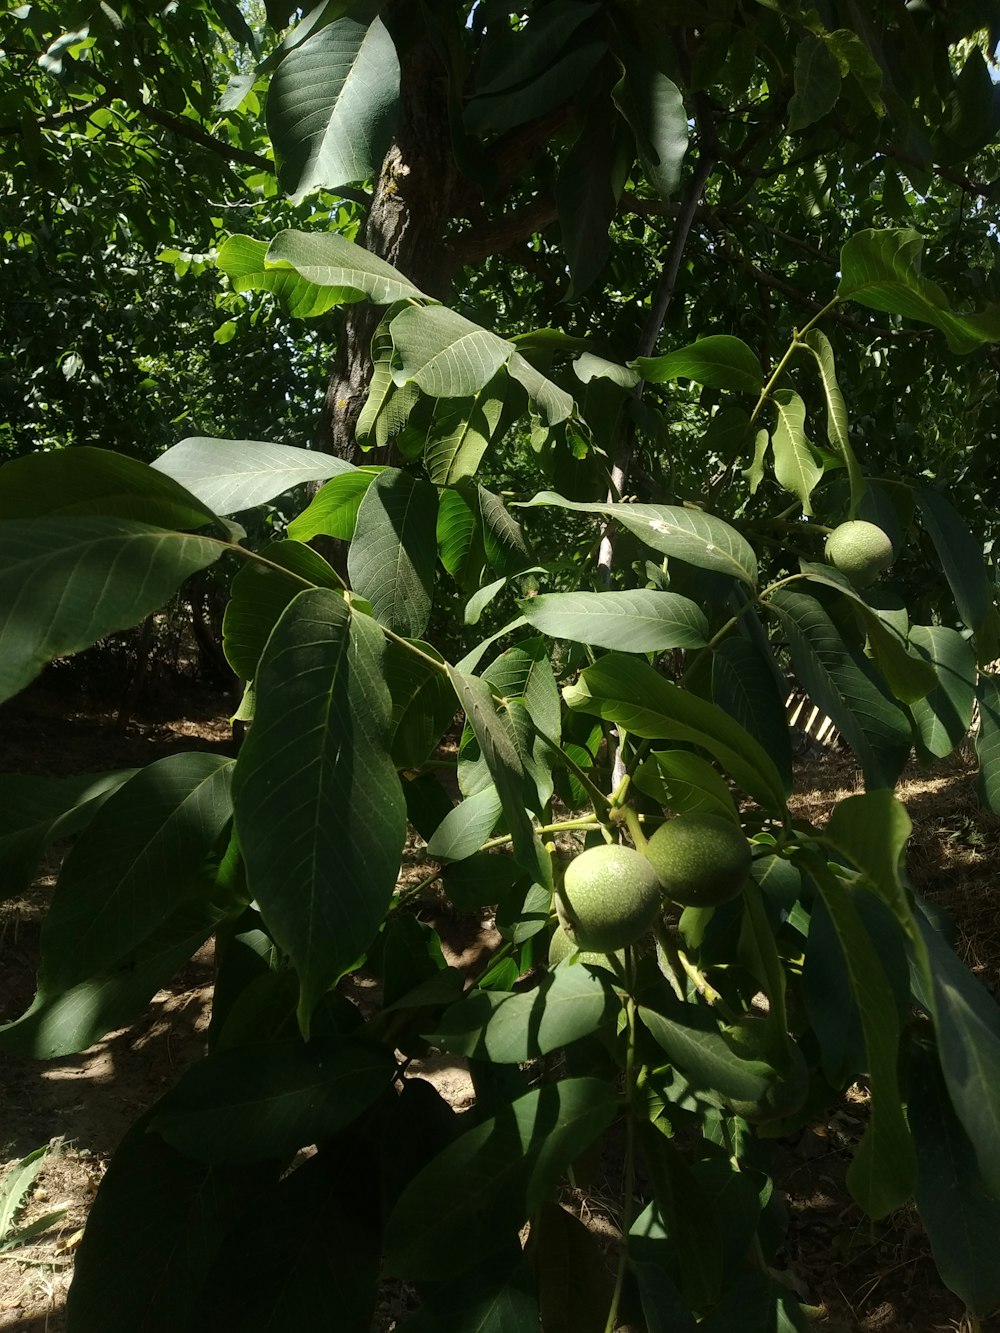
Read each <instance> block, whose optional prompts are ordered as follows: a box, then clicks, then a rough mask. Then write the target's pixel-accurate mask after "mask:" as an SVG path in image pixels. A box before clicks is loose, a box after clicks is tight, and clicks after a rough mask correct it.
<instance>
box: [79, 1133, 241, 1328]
mask: <svg viewBox="0 0 1000 1333" xmlns="http://www.w3.org/2000/svg"><path fill="white" fill-rule="evenodd" d="M147 1128H148V1126H147V1123H146V1120H145V1118H143V1119H142V1120H140V1121H139V1122H138V1123H137V1124H135V1125H133V1126H132V1128H131V1129H130V1130H129V1132H128V1134H127V1135H126V1137H125V1139H124V1141H123V1142H122V1144H121V1145H120V1146H119V1148H118V1149H117V1151H116V1152H115V1155H114V1157H113V1158H112V1159H111V1164H110V1165H109V1167H108V1170H107V1173H106V1174H105V1176H104V1178H103V1180H102V1181H101V1186H100V1189H99V1190H98V1192H97V1198H96V1199H95V1200H94V1203H93V1206H92V1207H91V1210H90V1216H89V1218H88V1220H87V1229H86V1231H85V1233H84V1236H83V1240H82V1242H81V1244H80V1247H79V1249H78V1250H77V1253H76V1262H75V1265H74V1271H73V1283H72V1286H71V1287H70V1290H69V1296H68V1298H67V1301H66V1314H67V1329H68V1330H69V1331H70V1333H90V1330H93V1329H98V1328H99V1329H101V1330H102V1333H177V1331H178V1329H182V1328H188V1327H190V1321H191V1319H192V1317H193V1315H194V1314H195V1312H196V1310H197V1309H198V1307H199V1303H200V1301H201V1299H202V1288H203V1284H204V1282H205V1280H206V1278H207V1277H208V1274H209V1272H210V1270H211V1267H212V1264H213V1262H214V1260H215V1256H216V1255H217V1254H218V1252H219V1250H220V1248H221V1246H222V1242H223V1239H224V1237H225V1234H226V1232H227V1231H228V1230H229V1228H230V1227H232V1226H233V1225H234V1224H235V1223H236V1222H237V1220H238V1219H239V1218H240V1216H241V1215H242V1214H243V1213H244V1212H245V1211H246V1210H247V1209H248V1208H250V1207H251V1206H252V1202H253V1199H254V1196H255V1194H256V1193H257V1191H258V1190H259V1188H260V1179H259V1177H258V1175H257V1174H256V1173H255V1174H248V1173H247V1172H246V1171H245V1170H236V1169H234V1168H232V1167H224V1168H219V1167H214V1166H209V1165H207V1164H206V1163H204V1162H196V1161H193V1160H192V1159H191V1158H189V1157H184V1156H182V1155H181V1154H180V1153H178V1152H175V1151H174V1150H173V1149H172V1148H170V1147H168V1146H167V1144H166V1143H164V1142H163V1140H162V1139H161V1138H159V1137H158V1136H157V1135H156V1134H150V1133H148V1132H147ZM153 1200H155V1201H156V1203H155V1207H154V1206H152V1201H153Z"/></svg>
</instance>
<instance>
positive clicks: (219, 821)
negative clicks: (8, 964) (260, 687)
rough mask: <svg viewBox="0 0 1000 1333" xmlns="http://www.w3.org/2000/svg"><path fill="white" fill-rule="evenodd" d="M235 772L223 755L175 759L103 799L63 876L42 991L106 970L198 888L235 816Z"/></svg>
mask: <svg viewBox="0 0 1000 1333" xmlns="http://www.w3.org/2000/svg"><path fill="white" fill-rule="evenodd" d="M232 767H233V761H232V760H231V759H227V758H226V757H224V756H221V755H213V754H200V753H190V754H176V755H169V756H168V757H167V758H166V759H159V760H157V761H156V762H155V763H152V764H150V765H149V766H148V767H146V768H144V769H142V770H140V772H138V773H137V774H136V775H135V777H133V778H132V779H131V781H129V782H127V783H125V784H124V786H122V787H119V789H118V791H117V792H115V793H114V795H113V796H110V797H109V798H108V800H107V801H105V802H104V804H103V805H102V806H101V809H100V810H99V811H98V812H97V814H96V815H95V816H94V818H93V819H92V820H91V822H90V825H89V827H88V828H87V829H86V830H85V831H84V832H83V833H82V834H81V835H80V837H79V838H78V839H77V841H76V843H75V845H74V847H73V849H72V851H71V852H70V854H69V856H68V857H67V858H66V861H65V863H64V865H63V868H62V871H61V873H60V875H59V881H58V884H57V886H56V891H55V894H54V896H53V899H52V905H51V906H50V908H49V910H48V914H47V915H46V917H45V921H44V924H43V926H42V937H41V952H42V962H41V967H40V970H39V978H38V980H39V988H40V989H41V990H43V991H44V992H45V993H46V994H48V995H53V994H55V993H57V992H60V991H65V990H69V989H70V987H72V986H75V985H76V984H77V983H78V982H81V981H85V980H87V979H88V978H89V977H91V976H94V975H96V974H98V973H100V972H102V971H107V970H109V969H110V968H111V966H112V965H113V964H115V963H118V962H119V961H120V960H121V959H122V958H125V957H127V956H128V955H129V954H130V953H132V952H133V950H135V949H136V948H137V947H138V946H139V945H140V944H141V943H142V942H143V941H144V940H145V939H147V938H148V937H149V936H150V935H151V934H152V933H153V931H155V930H156V929H157V928H158V927H159V926H161V925H163V923H164V922H165V921H166V920H167V919H168V918H169V917H170V915H171V914H172V912H174V911H175V910H176V909H177V908H179V907H180V906H181V904H182V903H183V901H184V899H185V898H186V897H188V896H189V895H191V894H192V893H193V892H194V891H196V890H197V889H198V887H199V885H200V883H202V882H203V880H202V873H201V872H202V867H203V865H204V863H205V862H206V860H207V858H209V857H210V855H211V853H212V852H213V850H214V849H215V848H216V845H217V843H218V841H219V838H220V837H221V835H222V832H223V830H224V829H225V827H226V825H227V824H228V823H229V820H230V819H231V818H232V812H233V810H232V802H231V798H230V794H229V789H230V781H231V778H232Z"/></svg>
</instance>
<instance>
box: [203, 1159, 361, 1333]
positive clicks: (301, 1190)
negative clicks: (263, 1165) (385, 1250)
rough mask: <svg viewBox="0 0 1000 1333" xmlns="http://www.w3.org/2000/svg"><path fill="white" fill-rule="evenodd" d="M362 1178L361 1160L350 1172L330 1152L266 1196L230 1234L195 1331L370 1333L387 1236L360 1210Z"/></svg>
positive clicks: (208, 1285)
mask: <svg viewBox="0 0 1000 1333" xmlns="http://www.w3.org/2000/svg"><path fill="white" fill-rule="evenodd" d="M358 1165H360V1164H358ZM352 1167H353V1168H354V1169H352ZM357 1180H358V1168H357V1167H355V1165H354V1163H350V1164H348V1165H347V1168H346V1169H345V1163H344V1160H343V1157H342V1156H341V1154H340V1153H338V1152H337V1151H336V1150H333V1151H328V1150H324V1149H322V1148H321V1149H320V1151H319V1152H317V1153H314V1154H313V1155H312V1156H311V1157H310V1158H308V1160H306V1161H304V1162H301V1163H300V1164H299V1165H297V1166H296V1168H295V1170H294V1171H291V1172H290V1173H289V1174H288V1175H285V1176H283V1177H282V1179H281V1180H279V1181H277V1182H276V1183H275V1184H274V1185H273V1186H272V1187H271V1188H270V1189H268V1190H266V1191H261V1192H260V1193H259V1194H258V1195H257V1196H256V1198H255V1200H254V1206H253V1207H252V1208H249V1209H247V1210H246V1212H245V1214H244V1216H243V1217H242V1218H241V1219H240V1222H239V1225H238V1226H237V1227H235V1228H234V1229H233V1230H231V1231H230V1232H229V1234H228V1235H227V1237H226V1242H225V1245H224V1247H223V1249H222V1252H221V1254H220V1255H219V1257H218V1260H217V1262H216V1264H215V1267H214V1268H213V1270H212V1273H211V1274H210V1276H209V1278H208V1280H207V1282H206V1283H205V1286H204V1288H203V1290H202V1296H201V1300H200V1301H199V1303H198V1319H197V1323H196V1324H194V1325H193V1326H192V1325H189V1326H188V1327H189V1330H190V1333H217V1331H219V1330H222V1329H225V1328H230V1329H239V1331H240V1333H275V1330H278V1329H281V1328H287V1329H316V1328H323V1327H336V1328H337V1329H338V1330H340V1333H368V1330H369V1329H370V1327H371V1324H372V1320H373V1318H374V1314H375V1302H376V1297H377V1294H378V1285H379V1284H378V1270H379V1258H380V1254H379V1237H378V1234H377V1229H376V1227H375V1225H374V1224H373V1222H372V1220H371V1219H370V1217H369V1215H368V1211H367V1210H366V1209H359V1208H358V1200H357V1193H356V1191H357Z"/></svg>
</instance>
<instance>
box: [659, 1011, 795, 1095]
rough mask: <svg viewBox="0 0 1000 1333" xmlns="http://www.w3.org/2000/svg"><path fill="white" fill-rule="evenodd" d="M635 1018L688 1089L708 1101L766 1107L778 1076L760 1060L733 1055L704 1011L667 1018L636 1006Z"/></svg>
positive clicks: (716, 1026) (725, 1040) (715, 1025)
mask: <svg viewBox="0 0 1000 1333" xmlns="http://www.w3.org/2000/svg"><path fill="white" fill-rule="evenodd" d="M639 1017H640V1018H641V1019H642V1022H643V1024H644V1026H645V1027H646V1028H647V1029H648V1030H649V1032H650V1033H651V1034H652V1036H653V1037H654V1039H655V1040H656V1043H657V1045H659V1046H660V1047H662V1049H663V1050H664V1051H666V1053H667V1055H668V1056H669V1057H670V1063H671V1064H673V1065H675V1066H676V1068H677V1069H678V1070H679V1071H680V1073H681V1074H682V1075H683V1077H684V1078H685V1079H686V1081H687V1083H688V1084H689V1085H690V1087H691V1088H692V1089H693V1090H694V1091H696V1092H698V1093H700V1094H701V1095H702V1096H703V1097H706V1098H707V1099H708V1100H710V1101H715V1102H716V1103H718V1100H719V1099H720V1098H721V1099H722V1101H723V1102H761V1103H762V1102H764V1101H765V1100H766V1098H767V1096H768V1093H769V1092H770V1090H771V1087H772V1085H773V1084H774V1082H775V1080H776V1078H777V1072H776V1070H774V1069H773V1068H772V1067H771V1066H770V1065H769V1064H767V1063H766V1062H765V1061H763V1060H748V1059H746V1058H745V1057H743V1056H741V1055H739V1054H737V1052H736V1051H735V1050H734V1049H733V1045H732V1043H731V1042H730V1041H728V1040H727V1039H726V1037H725V1036H724V1035H723V1033H722V1032H721V1031H720V1029H719V1025H718V1023H717V1022H716V1021H715V1019H714V1018H713V1017H712V1015H711V1014H710V1013H709V1012H708V1010H706V1009H703V1008H696V1007H695V1006H693V1005H686V1006H685V1007H684V1011H683V1014H682V1015H681V1016H679V1017H677V1018H667V1017H665V1016H664V1015H663V1014H659V1013H657V1012H656V1011H655V1010H653V1009H648V1008H646V1007H645V1006H642V1007H640V1009H639Z"/></svg>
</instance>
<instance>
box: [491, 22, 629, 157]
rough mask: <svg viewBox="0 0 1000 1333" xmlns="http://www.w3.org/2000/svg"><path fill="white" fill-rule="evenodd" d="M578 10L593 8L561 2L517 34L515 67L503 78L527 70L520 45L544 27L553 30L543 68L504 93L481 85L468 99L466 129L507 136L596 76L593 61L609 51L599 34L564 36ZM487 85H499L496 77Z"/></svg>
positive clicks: (513, 64)
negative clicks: (543, 17)
mask: <svg viewBox="0 0 1000 1333" xmlns="http://www.w3.org/2000/svg"><path fill="white" fill-rule="evenodd" d="M577 8H578V9H580V10H581V11H583V12H582V14H581V17H582V18H586V17H587V16H589V13H590V12H591V10H592V7H591V6H590V5H589V4H581V5H571V4H563V3H560V4H557V5H556V6H555V8H554V10H553V12H552V14H551V15H550V14H549V13H548V10H545V11H543V13H544V14H545V19H542V20H541V21H540V20H539V19H533V20H532V22H531V23H529V24H528V28H527V31H526V33H525V34H524V35H523V36H522V34H520V33H518V35H517V39H516V40H517V46H516V47H515V50H514V51H513V52H511V71H510V73H509V74H507V75H504V76H503V77H504V79H505V81H506V80H507V79H508V78H510V77H513V72H514V70H518V71H523V70H525V69H526V68H527V65H526V63H525V62H523V61H522V60H520V59H519V56H520V50H519V49H518V48H520V47H522V45H523V43H524V42H525V39H527V41H528V42H531V41H532V39H533V38H534V39H535V40H537V37H538V36H539V35H540V34H541V32H542V30H543V29H545V30H547V31H548V33H549V39H548V40H549V46H548V50H547V52H546V56H545V64H544V67H543V68H542V69H541V70H540V71H539V72H538V73H537V75H536V76H535V77H533V78H531V79H530V80H527V81H525V82H524V83H522V84H521V86H520V87H511V86H510V84H509V83H507V84H506V87H505V89H504V91H502V92H501V91H496V92H492V91H491V92H488V91H487V88H486V87H480V88H479V89H477V92H478V94H479V95H478V96H475V97H473V98H472V99H470V101H469V102H468V103H467V104H466V108H465V115H464V122H465V128H466V129H467V130H468V131H469V132H470V133H472V134H476V135H480V134H485V133H488V132H489V131H495V132H496V133H498V134H503V133H504V132H505V131H506V130H510V129H513V128H514V126H516V125H523V124H524V123H525V122H526V121H529V120H535V119H537V118H538V117H540V116H544V115H545V114H546V113H547V112H550V111H552V110H553V109H554V108H555V107H557V106H560V105H562V103H563V102H566V101H568V100H569V99H570V98H572V97H573V95H574V94H575V93H576V92H577V91H578V90H579V88H580V87H581V85H582V84H583V83H585V82H586V80H587V79H589V78H590V77H592V74H593V70H594V67H595V65H597V64H598V63H599V61H600V60H601V58H602V57H603V56H604V55H605V53H606V51H607V44H606V42H605V41H604V40H602V39H600V38H598V40H588V36H589V34H588V33H587V32H586V31H585V32H584V33H581V34H575V35H574V36H573V37H572V38H570V39H569V40H568V41H567V37H566V35H565V34H566V32H567V31H568V25H569V24H572V23H573V18H572V17H570V15H571V12H572V10H573V9H577ZM560 19H561V22H560V21H559V20H560ZM533 30H534V31H533ZM555 33H558V36H556V35H554V34H555ZM553 43H554V45H553ZM501 49H502V47H501ZM487 86H488V87H489V88H496V87H497V84H496V81H495V80H492V81H491V83H490V84H489V85H487Z"/></svg>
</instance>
